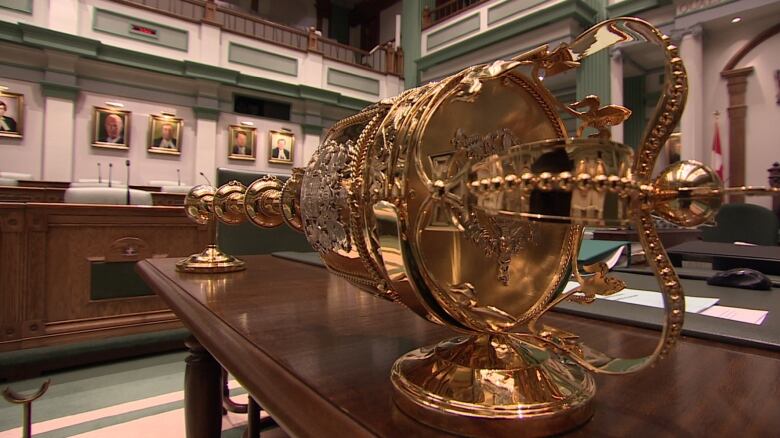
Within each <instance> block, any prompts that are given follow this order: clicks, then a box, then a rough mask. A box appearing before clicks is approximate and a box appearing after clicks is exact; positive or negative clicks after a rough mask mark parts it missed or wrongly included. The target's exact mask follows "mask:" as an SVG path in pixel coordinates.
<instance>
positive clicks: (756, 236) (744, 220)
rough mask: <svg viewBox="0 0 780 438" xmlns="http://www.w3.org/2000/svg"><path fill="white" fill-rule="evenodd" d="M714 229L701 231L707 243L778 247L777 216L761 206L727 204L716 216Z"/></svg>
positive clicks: (778, 227) (778, 225)
mask: <svg viewBox="0 0 780 438" xmlns="http://www.w3.org/2000/svg"><path fill="white" fill-rule="evenodd" d="M715 223H716V225H715V226H714V227H710V226H704V227H702V230H701V235H702V240H704V241H705V242H727V243H732V242H747V243H753V244H756V245H777V243H778V242H777V236H778V235H777V232H778V229H780V224H779V223H778V219H777V216H775V214H774V213H773V212H772V211H771V210H769V209H767V208H764V207H761V206H760V205H754V204H726V205H724V206H723V207H721V209H720V211H718V214H717V215H716V216H715Z"/></svg>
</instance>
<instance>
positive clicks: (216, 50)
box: [199, 23, 222, 66]
mask: <svg viewBox="0 0 780 438" xmlns="http://www.w3.org/2000/svg"><path fill="white" fill-rule="evenodd" d="M221 39H222V38H221V36H220V29H219V27H217V26H213V25H211V24H208V23H201V24H200V60H199V62H202V63H203V64H208V65H215V66H219V65H222V60H221V59H220V54H221V53H222V49H221Z"/></svg>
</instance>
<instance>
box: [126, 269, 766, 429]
mask: <svg viewBox="0 0 780 438" xmlns="http://www.w3.org/2000/svg"><path fill="white" fill-rule="evenodd" d="M245 259H246V261H247V265H248V269H247V270H246V271H244V272H240V273H234V274H221V275H213V276H208V275H196V274H181V273H177V272H176V271H175V268H174V264H175V262H176V260H175V259H156V260H146V261H142V262H139V264H138V268H137V269H138V270H139V272H140V273H141V276H142V277H143V278H144V279H145V280H146V281H148V282H149V284H150V285H151V287H152V288H153V289H154V290H155V291H156V292H157V293H158V294H160V295H161V296H162V297H163V298H164V299H165V301H166V302H167V303H168V304H169V305H170V306H171V308H172V309H173V310H174V311H175V312H176V314H177V315H178V316H179V317H180V318H181V320H182V321H183V322H184V324H185V325H186V326H187V327H189V328H190V329H191V330H192V332H193V333H194V335H195V336H196V337H197V339H198V340H199V341H200V342H201V343H202V345H203V346H204V347H205V349H206V350H208V351H206V350H204V349H202V348H199V346H198V345H197V344H196V343H193V344H192V345H191V348H192V351H191V352H192V354H191V356H190V357H189V358H188V359H187V363H188V369H187V377H186V379H185V394H186V397H185V399H186V401H185V407H186V408H185V412H186V418H187V423H188V424H187V430H188V436H190V437H200V436H203V437H206V436H218V430H219V424H220V423H219V420H220V410H219V407H220V406H219V397H218V394H219V379H218V376H217V373H218V372H219V366H217V365H216V362H214V360H213V359H212V358H211V356H210V355H209V354H208V353H211V355H213V357H214V358H216V360H218V361H219V363H221V364H222V365H223V366H225V367H226V368H227V369H228V370H229V371H230V372H231V373H232V374H233V375H234V376H236V378H237V379H238V380H239V381H240V382H241V384H242V385H244V387H245V388H247V390H248V391H249V392H250V393H251V394H252V396H253V397H254V398H255V399H256V400H257V401H258V402H259V403H260V405H261V406H263V408H265V409H266V410H267V411H268V413H269V414H270V415H271V416H273V417H274V419H276V421H277V423H279V424H280V425H281V426H282V428H283V429H285V430H286V431H287V432H288V433H289V434H291V435H294V436H317V437H329V436H339V437H347V436H348V437H355V436H372V435H378V436H393V437H394V436H402V437H406V436H426V437H428V436H445V434H443V433H441V432H439V431H437V430H434V429H431V428H428V427H427V426H424V425H422V424H420V423H418V422H417V421H415V420H414V419H412V418H410V417H407V416H406V415H404V414H403V413H401V412H400V411H399V410H398V409H397V408H396V407H395V405H394V403H393V401H392V397H391V394H392V388H391V384H390V379H389V374H390V367H391V366H392V364H393V362H394V361H395V360H396V358H398V357H399V356H400V355H402V354H404V353H406V352H408V351H410V350H412V349H414V348H416V347H419V346H422V345H429V344H432V343H435V342H437V341H439V340H441V339H443V338H446V337H448V336H450V335H452V334H453V333H452V332H450V331H449V330H447V329H446V328H443V327H439V326H436V325H434V324H431V323H428V322H426V321H424V320H422V319H421V318H419V317H417V316H415V315H414V314H413V313H412V312H410V311H408V310H406V309H404V308H403V307H402V306H400V305H397V304H394V303H390V302H387V301H385V300H383V299H380V298H376V297H373V296H371V295H368V294H367V293H365V292H361V291H359V290H358V289H356V288H355V287H353V286H351V285H349V284H348V283H347V282H346V281H344V280H342V279H340V278H338V277H336V276H333V275H330V274H329V273H328V272H327V271H326V270H324V269H322V268H319V267H315V266H309V265H304V264H300V263H295V262H290V261H285V260H280V259H276V258H273V257H270V256H247V257H245ZM546 323H548V324H553V325H555V326H558V327H560V328H563V329H567V330H574V331H576V332H577V333H580V334H582V335H583V337H584V338H585V339H587V340H588V341H589V342H591V341H592V344H593V345H594V346H596V347H598V348H610V351H611V352H613V353H619V354H626V355H629V354H631V355H639V354H643V353H644V352H646V351H648V349H649V348H651V346H652V345H654V342H655V340H656V337H657V332H653V331H650V330H645V329H639V328H633V327H627V326H622V325H617V324H611V323H607V322H603V321H594V320H590V319H583V318H580V317H574V316H568V315H562V314H552V315H549V316H548V317H546ZM596 380H597V384H598V391H597V394H596V398H595V408H596V414H595V415H594V416H593V418H592V419H591V421H590V422H588V423H587V424H585V425H584V426H583V427H581V428H579V429H577V430H575V431H573V432H571V433H570V434H569V436H582V437H590V436H615V437H618V436H710V435H718V436H730V435H738V436H765V435H770V434H775V433H777V431H778V430H780V415H778V412H780V401H778V397H777V394H778V393H777V391H778V388H780V354H778V353H777V352H771V351H765V350H759V349H755V348H747V347H736V346H731V345H725V344H720V343H717V342H711V341H704V340H697V339H682V340H681V342H680V343H679V345H678V346H677V348H676V350H675V351H674V352H673V353H672V355H671V356H670V357H669V358H667V359H666V360H664V361H663V362H661V363H659V364H658V365H657V366H656V367H654V368H652V369H650V370H648V371H645V372H642V373H639V374H636V375H631V376H623V377H608V376H598V377H597V378H596Z"/></svg>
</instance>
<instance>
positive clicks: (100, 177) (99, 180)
mask: <svg viewBox="0 0 780 438" xmlns="http://www.w3.org/2000/svg"><path fill="white" fill-rule="evenodd" d="M102 183H103V177H102V176H101V175H100V163H98V184H102Z"/></svg>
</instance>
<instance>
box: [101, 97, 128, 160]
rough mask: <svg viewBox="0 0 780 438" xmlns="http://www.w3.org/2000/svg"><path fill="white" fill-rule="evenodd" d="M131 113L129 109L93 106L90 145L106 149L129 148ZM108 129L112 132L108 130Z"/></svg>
mask: <svg viewBox="0 0 780 438" xmlns="http://www.w3.org/2000/svg"><path fill="white" fill-rule="evenodd" d="M131 114H132V113H131V112H130V111H125V110H119V109H115V108H103V107H99V106H96V107H94V114H93V117H92V124H93V127H92V128H93V129H92V146H94V147H97V148H106V149H122V150H128V149H130V115H131ZM114 116H115V117H114ZM117 117H118V118H117ZM119 121H121V123H120V122H119ZM109 130H111V131H113V132H109Z"/></svg>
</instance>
